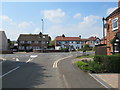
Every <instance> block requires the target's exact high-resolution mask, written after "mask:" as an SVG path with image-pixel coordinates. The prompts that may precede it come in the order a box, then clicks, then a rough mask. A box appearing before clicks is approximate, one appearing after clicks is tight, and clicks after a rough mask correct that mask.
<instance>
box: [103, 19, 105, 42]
mask: <svg viewBox="0 0 120 90" xmlns="http://www.w3.org/2000/svg"><path fill="white" fill-rule="evenodd" d="M102 21H103V42H104V44H105V22H104V21H105V18H104V17H103V18H102Z"/></svg>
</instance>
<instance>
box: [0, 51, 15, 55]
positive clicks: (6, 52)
mask: <svg viewBox="0 0 120 90" xmlns="http://www.w3.org/2000/svg"><path fill="white" fill-rule="evenodd" d="M0 54H13V51H11V50H6V51H0Z"/></svg>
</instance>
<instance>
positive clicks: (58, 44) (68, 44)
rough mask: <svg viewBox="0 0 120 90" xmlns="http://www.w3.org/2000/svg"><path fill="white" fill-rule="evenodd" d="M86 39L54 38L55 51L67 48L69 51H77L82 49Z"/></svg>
mask: <svg viewBox="0 0 120 90" xmlns="http://www.w3.org/2000/svg"><path fill="white" fill-rule="evenodd" d="M87 40H88V39H81V36H79V37H65V36H57V37H56V38H55V49H56V50H60V49H61V48H68V49H69V50H77V49H81V48H83V46H84V45H85V44H86V42H87Z"/></svg>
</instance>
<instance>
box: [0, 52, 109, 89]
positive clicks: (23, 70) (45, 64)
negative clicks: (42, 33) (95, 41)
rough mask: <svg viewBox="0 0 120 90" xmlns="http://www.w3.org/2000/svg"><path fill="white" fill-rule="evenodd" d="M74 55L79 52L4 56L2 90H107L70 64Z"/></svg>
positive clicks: (1, 76)
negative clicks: (79, 89)
mask: <svg viewBox="0 0 120 90" xmlns="http://www.w3.org/2000/svg"><path fill="white" fill-rule="evenodd" d="M88 53H92V52H88ZM77 54H78V55H80V54H81V55H82V52H71V53H16V54H4V55H2V58H4V59H6V60H5V61H2V62H1V63H0V66H1V67H2V73H1V72H0V80H1V79H2V88H93V89H94V88H96V89H97V88H102V90H103V89H105V90H107V89H106V87H104V85H102V84H101V83H99V82H98V81H96V80H95V79H94V78H93V77H91V76H90V75H89V74H88V73H85V72H83V71H82V70H80V69H79V68H77V67H76V66H74V64H73V63H72V61H73V59H74V58H75V57H76V56H77ZM0 69H1V68H0ZM0 85H1V84H0Z"/></svg>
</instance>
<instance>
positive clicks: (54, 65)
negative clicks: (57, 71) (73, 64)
mask: <svg viewBox="0 0 120 90" xmlns="http://www.w3.org/2000/svg"><path fill="white" fill-rule="evenodd" d="M69 57H72V55H71V56H68V57H64V58H61V59H58V60H56V61H55V62H54V63H53V68H57V65H58V62H59V61H61V60H64V59H66V58H69Z"/></svg>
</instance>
